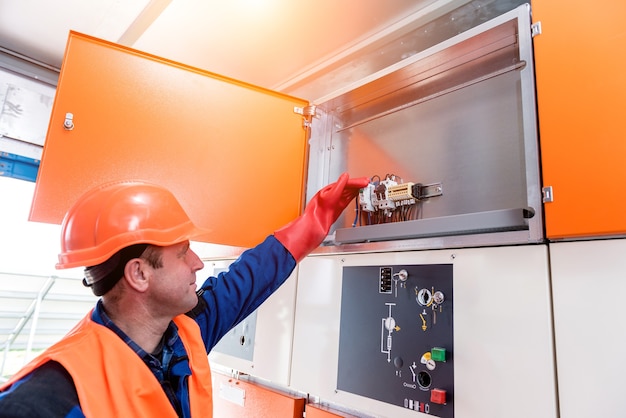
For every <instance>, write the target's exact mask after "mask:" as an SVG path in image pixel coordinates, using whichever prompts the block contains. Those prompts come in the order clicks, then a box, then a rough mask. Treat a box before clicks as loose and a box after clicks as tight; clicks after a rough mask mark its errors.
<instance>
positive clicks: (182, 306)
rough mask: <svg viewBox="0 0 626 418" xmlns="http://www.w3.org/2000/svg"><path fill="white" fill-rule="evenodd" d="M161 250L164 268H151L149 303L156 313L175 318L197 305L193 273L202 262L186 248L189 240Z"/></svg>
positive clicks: (201, 265)
mask: <svg viewBox="0 0 626 418" xmlns="http://www.w3.org/2000/svg"><path fill="white" fill-rule="evenodd" d="M160 251H161V261H162V264H163V266H162V267H160V268H151V269H150V270H151V273H152V278H151V280H150V286H149V292H150V300H151V302H152V308H153V312H155V314H157V315H159V314H160V315H164V316H168V317H174V316H176V315H179V314H182V313H185V312H188V311H190V310H191V309H193V308H194V307H195V306H196V304H197V303H198V297H197V296H196V272H197V271H198V270H200V269H202V268H203V267H204V263H203V262H202V260H200V258H199V257H198V255H197V254H196V253H194V252H193V251H192V250H191V249H190V248H189V241H184V242H181V243H178V244H174V245H170V246H167V247H161V248H160Z"/></svg>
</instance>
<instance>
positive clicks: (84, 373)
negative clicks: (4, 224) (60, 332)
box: [0, 174, 368, 417]
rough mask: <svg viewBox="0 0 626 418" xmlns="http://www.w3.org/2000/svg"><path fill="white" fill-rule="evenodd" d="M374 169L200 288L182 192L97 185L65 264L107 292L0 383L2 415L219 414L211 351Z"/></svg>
mask: <svg viewBox="0 0 626 418" xmlns="http://www.w3.org/2000/svg"><path fill="white" fill-rule="evenodd" d="M367 183H368V180H367V178H362V179H349V176H348V175H347V174H343V175H342V176H341V177H340V178H339V179H338V181H337V182H336V183H333V184H330V185H328V186H326V187H325V188H323V189H322V190H320V191H319V192H318V193H317V194H316V195H315V196H314V197H313V198H312V199H311V201H310V202H309V203H308V204H307V207H306V209H305V211H304V213H303V215H302V216H300V217H298V218H296V219H295V220H294V221H292V222H291V223H289V224H288V225H286V226H284V227H283V228H281V229H279V230H277V231H276V232H275V233H274V234H273V235H270V236H269V237H267V238H266V239H265V241H264V242H262V243H261V244H259V245H258V246H257V247H255V248H252V249H250V250H247V251H245V252H244V253H243V254H242V255H241V257H240V258H239V259H238V260H237V261H235V262H234V263H233V264H232V265H231V266H230V269H229V270H228V272H224V273H220V275H218V276H217V277H210V278H208V279H207V280H206V281H205V282H204V284H203V285H202V287H201V288H200V289H199V290H198V291H196V276H195V274H196V272H197V271H199V270H200V269H202V267H203V263H202V261H201V260H200V258H199V257H198V256H197V255H196V254H195V253H194V252H193V251H192V250H191V249H190V248H189V240H190V239H193V238H194V237H197V236H199V235H201V234H203V233H204V232H206V231H202V230H201V229H199V228H197V227H196V226H195V225H193V223H192V222H191V221H190V220H189V218H188V216H187V214H186V213H185V212H184V210H183V208H182V207H181V206H180V204H179V203H178V201H177V200H176V199H175V197H174V196H173V195H172V194H171V193H170V192H169V191H167V190H165V189H163V188H162V187H159V186H156V185H153V184H148V183H143V182H130V181H129V182H117V183H112V184H108V185H105V186H103V187H100V188H96V189H95V190H92V191H90V192H88V193H86V194H85V195H84V196H83V197H81V198H80V199H79V200H78V202H76V204H75V205H74V206H72V207H71V208H70V210H69V211H68V213H67V215H66V217H65V219H64V220H63V224H62V232H61V235H62V237H61V251H62V252H61V254H60V255H59V263H58V264H57V268H70V267H77V266H87V267H86V269H85V279H84V280H83V283H84V284H85V285H86V286H89V287H91V289H92V291H93V292H94V293H95V294H96V295H97V296H102V297H101V299H100V300H99V301H98V303H97V305H96V307H95V308H94V309H93V310H92V311H91V312H90V313H89V314H88V315H87V316H86V317H85V318H84V319H83V320H82V321H81V322H80V323H79V324H78V325H77V326H76V327H75V328H74V329H73V330H72V331H70V333H69V334H68V335H67V336H65V337H64V338H63V339H62V340H61V341H59V342H58V343H57V344H55V345H53V346H52V347H50V348H49V349H48V350H46V351H45V352H44V353H43V354H42V355H40V356H39V357H38V358H36V359H34V360H33V361H32V362H31V363H29V364H28V365H27V366H25V367H24V368H23V369H22V370H20V371H19V372H18V373H17V374H16V375H15V376H13V377H12V379H11V380H10V381H9V382H7V383H6V384H4V385H2V386H0V416H1V417H85V416H86V417H151V416H158V417H177V416H178V417H192V416H193V417H210V416H212V406H213V405H212V396H211V372H210V368H209V362H208V358H207V353H208V352H209V351H210V350H211V348H212V347H213V346H214V345H215V344H216V343H217V342H218V341H219V339H220V338H221V337H222V336H224V335H225V334H226V333H227V332H228V331H229V330H230V329H231V328H232V327H234V326H235V325H237V324H238V323H239V322H240V321H242V320H243V319H244V318H245V317H247V316H248V315H249V314H250V313H252V312H253V311H254V310H255V309H256V308H257V307H258V306H259V305H260V304H261V303H262V302H263V301H265V300H266V299H267V298H268V297H269V296H270V295H271V294H272V293H273V292H274V291H275V290H276V289H277V288H278V287H279V286H280V285H281V284H282V283H283V282H284V281H285V280H286V279H287V278H288V277H289V275H290V274H291V272H292V271H293V269H294V268H295V266H296V263H297V262H299V261H300V260H302V259H303V258H304V257H306V256H307V255H308V254H309V253H310V252H311V251H312V250H313V249H315V248H316V247H317V246H318V245H319V244H320V243H321V242H322V240H323V239H324V237H325V236H326V234H327V233H328V231H329V229H330V227H331V225H332V224H333V223H334V222H335V221H336V219H337V218H338V217H339V215H340V214H341V212H342V211H343V210H344V209H345V207H346V206H347V205H348V204H349V203H350V201H352V199H354V197H355V196H356V195H357V193H358V191H359V189H360V188H362V187H365V186H366V185H367Z"/></svg>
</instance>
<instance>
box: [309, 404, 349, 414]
mask: <svg viewBox="0 0 626 418" xmlns="http://www.w3.org/2000/svg"><path fill="white" fill-rule="evenodd" d="M306 418H357V417H356V415H350V414H344V413H343V412H339V411H335V410H333V409H331V408H328V407H325V406H321V405H315V404H311V403H309V404H307V405H306Z"/></svg>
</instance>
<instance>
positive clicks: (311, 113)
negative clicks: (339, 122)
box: [293, 105, 319, 128]
mask: <svg viewBox="0 0 626 418" xmlns="http://www.w3.org/2000/svg"><path fill="white" fill-rule="evenodd" d="M293 113H297V114H298V115H302V118H303V119H304V121H303V124H304V127H305V128H310V127H311V121H312V119H313V118H314V117H319V116H318V115H317V107H315V105H310V106H304V107H298V106H294V107H293Z"/></svg>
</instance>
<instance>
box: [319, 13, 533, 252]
mask: <svg viewBox="0 0 626 418" xmlns="http://www.w3.org/2000/svg"><path fill="white" fill-rule="evenodd" d="M530 28H531V25H530V15H529V7H528V6H527V5H524V6H521V7H519V8H517V9H515V10H513V11H511V12H509V13H506V14H504V15H502V16H500V17H498V18H495V19H493V20H491V21H489V22H488V23H485V24H483V25H480V26H477V27H475V28H473V29H472V30H469V31H467V32H465V33H463V34H461V35H458V36H456V37H453V38H452V39H449V40H447V41H444V42H442V43H441V44H438V45H436V46H435V47H433V48H430V49H428V50H426V51H424V52H422V53H419V54H416V55H415V56H412V57H410V58H407V59H406V60H404V61H402V62H400V63H397V64H395V65H393V66H391V67H390V68H387V69H385V70H383V71H381V72H379V73H377V74H374V75H372V76H371V77H369V78H368V79H366V80H364V81H363V82H362V84H360V85H359V86H356V87H354V88H353V89H352V90H348V91H343V92H339V94H338V95H337V96H335V97H331V98H329V99H328V101H327V102H324V103H321V104H318V112H319V113H320V114H322V119H324V121H323V122H322V121H319V120H318V121H317V129H319V128H320V127H321V128H322V129H325V130H326V131H325V132H326V136H324V135H322V134H319V133H315V129H314V131H313V132H314V136H312V138H311V146H312V152H311V155H313V154H314V153H313V150H314V149H315V150H317V153H318V154H320V155H317V156H316V157H315V158H316V161H317V162H318V163H317V164H313V165H310V170H309V190H308V191H307V192H308V193H309V197H310V196H311V194H310V193H312V192H314V191H315V190H317V189H319V186H320V185H316V186H311V184H315V183H316V181H326V180H327V181H328V182H330V181H332V180H333V179H334V178H336V177H337V176H338V175H339V173H341V172H342V171H348V172H350V174H351V175H352V176H374V175H378V176H380V177H381V178H383V177H384V176H385V175H386V174H395V175H396V176H399V177H400V178H402V179H403V180H404V181H412V182H420V183H431V182H441V183H442V184H443V186H444V187H445V193H444V194H443V196H441V197H437V198H433V199H427V200H424V201H423V202H422V203H421V206H420V213H419V216H418V219H419V220H418V221H414V222H415V225H419V222H420V221H422V220H433V219H438V218H446V217H448V219H454V218H449V217H457V216H459V217H460V218H459V219H471V218H472V216H466V215H473V216H475V217H476V219H485V217H488V216H489V214H498V213H503V212H502V211H505V212H506V211H508V210H511V209H514V210H516V211H517V213H522V211H523V210H525V209H529V210H530V211H531V212H532V213H533V215H534V216H532V217H531V218H528V219H523V221H522V222H517V221H514V222H512V224H511V225H509V227H507V228H490V227H488V228H482V227H481V224H474V222H473V221H468V222H467V225H466V227H465V229H464V230H459V231H457V232H458V234H459V235H460V236H463V238H462V241H463V242H464V244H463V245H464V246H474V245H476V246H482V245H499V244H504V243H528V242H541V241H542V239H543V226H542V225H543V214H542V201H541V199H542V195H541V187H540V177H539V158H538V144H537V126H536V114H535V96H534V91H535V90H534V73H533V61H532V40H531V33H530ZM315 124H316V121H314V128H316V126H315ZM329 137H330V143H329ZM324 153H326V155H321V154H324ZM320 169H322V170H324V171H325V172H324V173H319V171H317V170H320ZM326 170H328V171H326ZM353 222H354V215H353V214H351V213H349V211H346V212H345V216H344V217H343V218H342V219H340V221H339V222H338V223H337V224H336V225H335V226H336V228H337V230H338V233H337V235H336V237H335V238H336V242H340V241H341V239H344V238H345V233H344V231H343V230H342V229H343V228H350V227H351V225H352V224H353ZM498 222H499V221H497V220H494V225H495V224H497V223H498ZM436 224H438V225H440V226H441V227H442V229H441V230H440V231H436V230H434V229H433V228H430V227H428V228H426V231H427V232H426V233H424V230H421V229H420V227H416V228H414V229H412V232H411V229H410V228H409V227H408V224H407V225H404V226H400V225H392V224H388V225H378V226H377V228H373V229H376V232H375V233H374V235H376V234H377V235H378V236H367V234H366V233H365V232H363V233H357V232H350V233H348V235H350V236H351V237H352V238H350V239H349V240H348V241H350V242H353V241H354V240H355V239H356V238H354V237H358V240H364V241H382V240H388V241H391V240H394V239H411V238H421V237H424V236H425V235H427V234H430V235H431V236H433V237H438V239H436V240H434V241H432V242H431V243H430V245H429V244H428V243H426V244H425V247H426V248H440V245H441V240H440V239H439V238H440V236H441V235H448V234H450V233H452V229H454V228H455V227H459V226H460V224H459V223H455V227H452V228H448V227H446V226H444V225H445V222H441V223H438V222H435V223H432V224H427V223H423V224H422V225H424V226H425V225H436ZM385 228H386V229H389V230H390V231H385ZM355 229H359V228H355ZM511 229H518V230H524V231H523V232H522V233H516V234H502V235H499V234H492V233H491V232H493V231H495V230H500V231H503V230H507V231H510V230H511ZM340 231H341V232H340ZM394 231H395V232H394ZM398 231H401V232H398ZM476 231H480V232H483V233H484V232H490V233H489V234H487V235H488V236H481V237H478V236H477V235H476V234H475V233H476ZM517 232H519V231H517ZM511 239H513V242H511V241H510V240H511ZM455 242H456V240H455ZM406 245H408V243H403V245H402V246H406ZM423 245H424V243H423V242H422V241H420V244H419V245H417V247H420V248H421V247H422V246H423ZM396 246H397V244H396V243H391V242H390V243H389V246H388V248H391V247H396ZM328 250H329V249H328V248H326V249H323V250H320V252H326V251H328ZM360 250H363V251H368V250H370V248H368V247H367V246H365V247H360ZM330 251H333V252H334V251H340V252H341V251H349V250H348V248H347V247H345V246H337V245H334V246H333V249H332V250H330Z"/></svg>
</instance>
